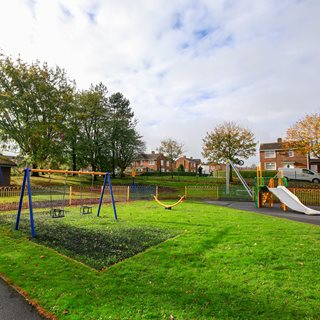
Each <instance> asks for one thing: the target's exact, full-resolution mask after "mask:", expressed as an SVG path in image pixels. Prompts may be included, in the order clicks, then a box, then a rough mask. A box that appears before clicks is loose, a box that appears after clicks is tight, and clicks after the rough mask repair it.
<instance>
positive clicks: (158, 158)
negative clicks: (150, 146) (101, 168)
mask: <svg viewBox="0 0 320 320" xmlns="http://www.w3.org/2000/svg"><path fill="white" fill-rule="evenodd" d="M200 164H201V160H200V159H193V158H192V157H190V158H187V157H186V156H185V155H184V156H181V157H180V158H178V159H177V160H176V161H175V162H174V163H173V164H170V161H169V160H168V159H167V158H166V157H165V156H164V155H163V154H162V153H156V152H155V151H152V152H151V153H141V154H140V156H139V157H138V158H137V159H136V160H135V161H134V162H133V163H132V167H134V168H135V170H136V171H137V172H148V171H158V172H171V171H176V170H178V168H179V167H181V165H182V166H183V169H184V171H185V172H197V171H198V168H199V166H200Z"/></svg>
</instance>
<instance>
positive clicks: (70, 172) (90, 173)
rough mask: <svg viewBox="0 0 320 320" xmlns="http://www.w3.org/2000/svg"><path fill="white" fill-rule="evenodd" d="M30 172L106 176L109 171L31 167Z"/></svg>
mask: <svg viewBox="0 0 320 320" xmlns="http://www.w3.org/2000/svg"><path fill="white" fill-rule="evenodd" d="M29 170H30V172H43V173H63V174H79V175H80V174H89V175H95V176H104V175H107V174H109V173H108V172H95V171H69V170H51V169H29Z"/></svg>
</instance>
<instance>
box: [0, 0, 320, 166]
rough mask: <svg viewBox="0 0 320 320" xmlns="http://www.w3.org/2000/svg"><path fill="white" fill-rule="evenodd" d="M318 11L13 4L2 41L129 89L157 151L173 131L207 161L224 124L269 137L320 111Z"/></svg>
mask: <svg viewBox="0 0 320 320" xmlns="http://www.w3.org/2000/svg"><path fill="white" fill-rule="evenodd" d="M319 14H320V2H319V1H317V0H309V1H308V0H306V1H294V0H284V1H276V0H272V1H270V0H261V1H249V0H243V1H230V0H225V1H223V0H220V1H210V0H201V1H200V0H199V1H191V0H187V1H183V0H177V1H165V2H163V1H149V0H137V1H129V0H120V1H111V0H109V1H102V0H96V1H85V0H81V1H78V0H72V1H67V2H62V1H61V2H60V1H35V0H26V1H23V0H11V1H3V2H1V4H0V30H1V33H0V47H1V49H2V50H3V52H4V53H5V54H12V55H13V56H17V55H18V54H19V53H20V54H21V56H22V58H23V59H24V60H28V61H32V60H35V59H39V60H41V61H47V62H48V63H49V64H51V65H55V64H57V65H59V66H61V67H64V68H65V69H66V70H67V71H68V74H69V76H70V77H71V78H74V79H75V80H76V81H77V83H78V86H79V87H80V88H88V87H89V86H90V84H91V83H97V82H100V81H102V82H104V83H105V84H106V85H107V86H108V88H109V90H110V92H116V91H121V92H123V93H124V95H125V96H126V97H127V98H128V99H129V100H130V101H131V103H132V107H133V109H134V111H135V113H136V116H137V118H138V120H139V129H140V132H141V133H142V134H143V135H144V138H145V140H146V142H147V145H148V147H149V149H150V150H151V149H155V148H156V147H157V146H158V145H159V142H160V140H161V139H162V138H164V137H169V136H170V137H173V138H175V139H177V140H179V141H181V142H183V143H184V144H185V149H186V151H187V154H188V155H190V156H194V157H200V156H201V155H200V154H201V143H202V138H203V137H204V136H205V134H206V132H207V131H210V130H211V129H212V128H213V127H214V126H215V125H216V124H218V123H220V122H222V121H225V120H233V121H236V122H238V123H240V124H242V125H244V126H246V127H248V128H250V129H252V130H253V131H254V133H255V135H256V138H257V140H259V141H261V142H267V141H275V139H276V138H277V137H278V136H283V135H284V134H285V131H286V128H287V127H288V126H290V125H292V124H293V123H294V122H295V121H297V120H298V119H300V118H302V117H303V116H304V115H305V114H307V113H313V112H318V111H319V105H318V104H319V102H318V91H319V90H318V88H319V85H320V79H319V76H318V75H319V73H320V58H319V57H320V55H319V53H320V52H319V51H320V46H319V42H318V41H317V39H318V30H320V20H319V19H318V17H319ZM252 161H256V158H254V159H252Z"/></svg>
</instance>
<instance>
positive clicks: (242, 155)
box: [202, 121, 257, 179]
mask: <svg viewBox="0 0 320 320" xmlns="http://www.w3.org/2000/svg"><path fill="white" fill-rule="evenodd" d="M202 141H203V147H202V149H203V152H202V155H203V156H204V157H205V158H207V159H208V160H209V161H211V162H214V163H226V162H227V160H231V161H232V162H233V163H235V164H237V163H238V162H239V161H240V160H241V159H248V158H249V157H251V156H253V155H255V153H256V146H257V143H256V142H255V137H254V134H253V133H252V132H251V131H250V130H249V129H246V128H243V127H241V126H240V125H238V124H236V123H235V122H229V121H228V122H224V123H222V124H220V125H217V126H216V127H215V128H214V129H213V130H212V131H211V132H208V133H207V135H206V137H205V138H204V139H203V140H202ZM231 179H232V176H231Z"/></svg>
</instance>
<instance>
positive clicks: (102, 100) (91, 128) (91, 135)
mask: <svg viewBox="0 0 320 320" xmlns="http://www.w3.org/2000/svg"><path fill="white" fill-rule="evenodd" d="M107 93H108V90H107V87H106V86H105V85H103V84H102V83H100V84H98V85H95V86H93V85H92V86H91V87H90V89H89V90H84V91H82V92H80V93H79V99H78V108H77V116H76V119H74V121H75V125H76V126H77V128H78V130H79V131H78V132H77V130H76V129H75V128H74V129H75V130H73V133H72V132H71V137H72V138H73V139H75V136H74V134H77V135H78V138H77V139H76V140H74V141H73V143H74V144H73V148H75V149H76V150H74V152H75V155H73V157H74V156H76V157H77V159H78V160H77V161H78V165H79V166H81V167H87V166H88V165H89V166H91V169H92V170H93V171H97V170H103V171H104V170H106V167H107V162H108V158H109V155H110V151H109V150H108V147H107V144H108V130H109V129H110V128H109V110H108V107H107V105H108V98H107Z"/></svg>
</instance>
